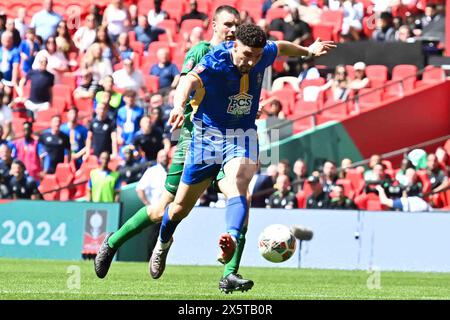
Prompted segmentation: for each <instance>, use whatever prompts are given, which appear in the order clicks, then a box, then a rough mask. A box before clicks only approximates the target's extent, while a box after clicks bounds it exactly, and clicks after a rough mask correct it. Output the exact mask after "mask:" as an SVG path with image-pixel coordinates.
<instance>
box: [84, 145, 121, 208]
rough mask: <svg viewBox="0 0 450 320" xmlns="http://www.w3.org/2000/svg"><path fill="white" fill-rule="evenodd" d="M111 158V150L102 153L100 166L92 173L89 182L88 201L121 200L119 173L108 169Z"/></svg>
mask: <svg viewBox="0 0 450 320" xmlns="http://www.w3.org/2000/svg"><path fill="white" fill-rule="evenodd" d="M110 160H111V158H110V155H109V152H107V151H104V152H102V153H101V154H100V157H99V162H100V167H99V168H98V169H94V170H92V171H91V173H90V178H89V182H88V192H87V196H88V199H87V200H88V201H92V202H119V198H120V184H121V181H120V179H119V173H118V172H115V171H111V170H109V169H108V165H109V161H110Z"/></svg>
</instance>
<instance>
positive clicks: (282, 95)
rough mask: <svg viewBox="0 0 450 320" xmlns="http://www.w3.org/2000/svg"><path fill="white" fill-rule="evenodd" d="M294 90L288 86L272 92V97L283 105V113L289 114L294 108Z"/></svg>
mask: <svg viewBox="0 0 450 320" xmlns="http://www.w3.org/2000/svg"><path fill="white" fill-rule="evenodd" d="M295 95H296V92H295V91H294V90H292V89H291V88H289V87H285V88H283V89H281V90H277V91H274V92H272V97H276V99H277V100H278V101H280V102H281V104H282V106H283V112H284V114H285V115H288V114H291V113H292V110H293V109H294V104H295Z"/></svg>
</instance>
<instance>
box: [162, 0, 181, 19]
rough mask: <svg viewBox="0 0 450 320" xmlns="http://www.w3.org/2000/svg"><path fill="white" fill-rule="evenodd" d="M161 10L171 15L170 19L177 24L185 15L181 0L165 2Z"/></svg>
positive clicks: (166, 0)
mask: <svg viewBox="0 0 450 320" xmlns="http://www.w3.org/2000/svg"><path fill="white" fill-rule="evenodd" d="M161 8H162V9H163V10H164V11H166V12H167V13H168V14H169V18H170V19H173V20H175V21H177V22H179V21H180V20H181V16H182V15H183V14H184V6H183V5H182V4H181V5H180V2H179V0H164V1H163V2H162V5H161Z"/></svg>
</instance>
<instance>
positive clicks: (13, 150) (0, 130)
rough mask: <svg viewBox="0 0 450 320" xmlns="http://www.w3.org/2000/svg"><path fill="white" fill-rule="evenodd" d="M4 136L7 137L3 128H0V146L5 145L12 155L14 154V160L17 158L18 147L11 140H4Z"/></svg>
mask: <svg viewBox="0 0 450 320" xmlns="http://www.w3.org/2000/svg"><path fill="white" fill-rule="evenodd" d="M4 136H5V135H4V133H3V127H2V126H0V146H1V145H3V144H6V145H7V146H8V147H9V148H10V149H11V153H12V156H13V158H15V157H16V154H17V152H16V151H17V150H16V146H15V145H14V143H12V142H11V141H10V140H6V139H3V138H2V137H4Z"/></svg>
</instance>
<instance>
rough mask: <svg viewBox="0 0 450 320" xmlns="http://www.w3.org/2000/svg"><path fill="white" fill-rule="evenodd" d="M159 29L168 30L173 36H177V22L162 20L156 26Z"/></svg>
mask: <svg viewBox="0 0 450 320" xmlns="http://www.w3.org/2000/svg"><path fill="white" fill-rule="evenodd" d="M157 26H158V27H159V28H161V29H164V30H170V32H171V33H172V35H173V36H175V35H176V34H177V22H176V21H175V20H171V19H167V20H163V21H161V22H160V23H158V25H157Z"/></svg>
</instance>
